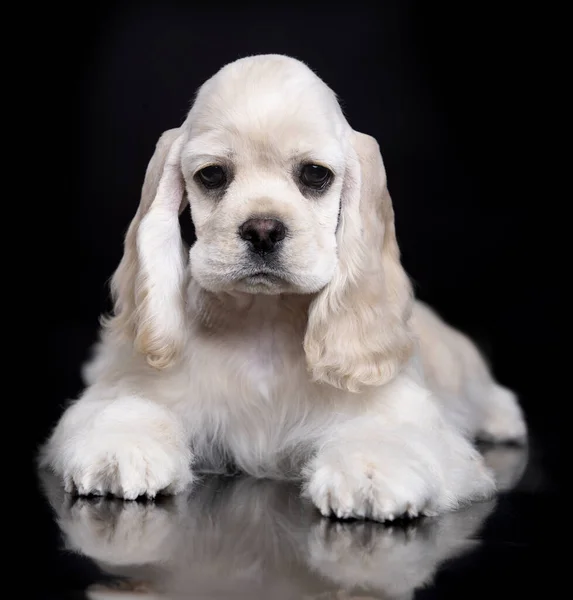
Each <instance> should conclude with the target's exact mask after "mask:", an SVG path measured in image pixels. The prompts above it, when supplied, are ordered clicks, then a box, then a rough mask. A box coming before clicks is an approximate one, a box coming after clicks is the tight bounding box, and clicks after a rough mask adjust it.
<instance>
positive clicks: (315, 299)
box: [41, 55, 526, 520]
mask: <svg viewBox="0 0 573 600" xmlns="http://www.w3.org/2000/svg"><path fill="white" fill-rule="evenodd" d="M305 161H306V162H313V163H318V164H321V165H324V166H327V167H328V168H330V170H331V171H332V172H333V173H334V179H333V181H332V184H331V185H330V187H329V188H328V189H327V190H326V191H325V192H324V193H322V194H320V195H317V196H312V195H311V196H309V195H308V194H305V193H303V191H301V189H300V187H299V186H298V185H297V183H296V181H295V179H296V172H297V171H296V169H297V167H298V165H300V163H301V162H305ZM210 164H219V165H224V166H225V167H226V168H227V169H229V172H230V173H232V176H231V177H230V183H229V185H228V187H227V188H226V189H225V191H224V194H221V195H217V196H216V197H215V196H214V195H213V194H210V193H206V192H205V190H204V189H203V188H201V186H200V184H198V183H197V180H196V178H195V177H194V175H195V174H196V173H197V171H198V170H199V169H201V168H203V167H205V166H207V165H210ZM187 204H189V205H190V210H191V215H192V218H193V222H194V224H195V228H196V233H197V241H196V243H195V244H194V245H193V247H192V248H191V249H190V250H188V249H185V248H184V247H183V244H182V242H181V239H180V234H179V230H178V220H177V219H178V215H179V212H180V211H181V210H187ZM252 217H272V218H276V219H280V220H281V221H282V222H283V223H284V224H285V225H286V227H287V229H288V234H287V237H286V238H285V240H284V242H282V246H281V248H280V250H279V253H278V260H277V262H276V263H275V264H273V265H270V266H269V265H263V267H264V269H266V270H267V271H268V272H270V273H271V274H273V275H275V276H276V277H272V278H271V277H259V276H254V275H253V273H255V272H256V271H259V270H260V269H261V268H263V267H261V265H260V264H257V265H255V264H254V263H253V259H252V256H251V254H250V253H249V251H248V248H247V245H246V243H245V242H244V241H243V240H242V239H241V238H240V237H239V235H238V233H237V231H238V228H239V226H240V225H241V224H242V223H243V222H244V221H246V220H247V219H249V218H252ZM112 293H113V296H114V299H115V311H114V315H113V316H112V317H111V318H110V319H108V320H107V321H106V322H105V323H104V327H103V330H102V337H101V341H100V343H99V345H98V347H97V348H96V353H95V356H94V359H93V360H92V362H91V363H90V364H89V365H88V366H87V367H86V370H85V378H86V384H87V387H86V390H85V392H84V393H83V395H82V396H81V397H80V398H79V400H77V401H75V402H74V403H73V404H71V405H70V407H69V408H68V409H67V410H66V412H65V413H64V415H63V416H62V418H61V420H60V422H59V423H58V425H57V426H56V428H55V430H54V432H53V434H52V435H51V437H50V439H49V440H48V442H47V444H46V445H45V447H44V448H43V451H42V458H41V463H42V464H43V465H44V466H47V467H49V468H51V469H52V470H53V471H54V472H55V473H56V474H58V475H59V476H61V477H62V479H63V480H64V482H65V485H66V488H67V489H68V490H69V491H72V490H77V491H78V492H79V493H81V494H87V493H96V494H103V493H106V492H111V493H113V494H115V495H119V496H123V497H125V498H135V497H137V496H139V495H148V496H155V495H156V494H157V493H159V492H161V491H164V492H177V491H179V490H182V489H183V488H184V487H185V486H187V485H188V484H189V483H190V481H191V480H192V473H193V472H199V471H216V472H218V471H221V470H224V469H225V467H226V465H228V464H229V463H233V464H234V465H235V466H237V467H238V468H240V469H241V470H243V471H245V472H247V473H249V474H251V475H254V476H256V477H275V478H294V479H300V478H302V481H303V484H304V493H305V494H306V495H308V496H309V497H310V498H311V499H312V501H313V502H314V504H315V505H316V506H317V507H318V508H319V509H320V511H321V512H322V513H323V514H329V513H331V512H333V513H335V514H337V515H338V516H340V517H370V518H373V519H377V520H388V519H392V518H394V517H395V516H397V515H400V514H404V513H408V514H410V515H416V514H419V513H424V514H435V513H439V512H442V511H447V510H451V509H454V508H456V507H457V506H459V505H460V504H462V503H466V502H468V501H471V500H476V499H483V498H486V497H488V496H490V495H491V494H492V493H493V491H494V483H493V480H492V477H491V474H490V473H489V471H488V469H487V468H486V467H485V466H484V463H483V461H482V458H481V457H480V455H479V453H478V452H477V450H476V449H475V448H474V447H473V445H472V439H473V438H474V437H475V436H478V437H483V438H487V439H489V440H493V441H517V440H523V439H524V438H525V435H526V428H525V423H524V420H523V416H522V414H521V410H520V408H519V406H518V403H517V401H516V398H515V396H514V395H513V393H512V392H510V391H509V390H507V389H505V388H503V387H501V386H500V385H499V384H497V383H496V382H495V381H494V379H493V377H492V375H491V373H490V372H489V370H488V369H487V367H486V365H485V363H484V361H483V359H482V357H481V356H480V355H479V352H478V351H477V349H476V348H475V346H474V345H473V344H472V342H471V341H469V340H468V339H467V338H466V337H464V336H463V335H462V334H460V333H459V332H457V331H454V330H453V329H451V328H450V327H449V326H448V325H446V324H445V323H444V322H443V321H441V320H440V319H439V318H438V317H437V316H436V315H435V314H434V313H433V312H431V310H430V309H429V308H427V307H425V306H424V305H422V304H420V303H418V302H415V301H414V298H413V295H412V289H411V286H410V284H409V280H408V277H407V275H406V274H405V272H404V270H403V268H402V266H401V263H400V253H399V249H398V245H397V242H396V236H395V231H394V214H393V209H392V203H391V199H390V196H389V194H388V189H387V185H386V174H385V170H384V165H383V162H382V158H381V156H380V152H379V149H378V144H377V143H376V141H375V140H374V139H373V138H371V137H369V136H366V135H364V134H361V133H357V132H355V131H353V130H352V129H351V128H350V126H349V125H348V123H347V121H346V119H345V118H344V116H343V114H342V112H341V110H340V107H339V105H338V102H337V100H336V97H335V95H334V93H333V92H332V91H331V90H330V89H329V88H328V87H327V86H326V85H325V84H324V83H323V82H322V81H321V80H320V79H319V78H318V77H317V76H316V75H315V74H314V73H313V72H312V71H311V70H310V69H308V68H307V67H306V66H305V65H303V64H302V63H300V62H299V61H296V60H294V59H291V58H288V57H284V56H279V55H266V56H255V57H249V58H245V59H241V60H238V61H236V62H234V63H231V64H229V65H227V66H225V67H224V68H223V69H221V70H220V71H219V72H218V73H217V74H216V75H215V76H214V77H212V78H211V79H210V80H208V81H207V82H206V83H205V84H204V85H203V86H202V87H201V89H200V90H199V93H198V95H197V98H196V100H195V103H194V105H193V107H192V109H191V110H190V112H189V115H188V116H187V119H186V120H185V122H184V123H183V125H181V127H179V128H178V129H174V130H170V131H168V132H165V133H164V134H163V135H162V136H161V138H160V140H159V142H158V144H157V148H156V151H155V154H154V156H153V158H152V159H151V162H150V165H149V167H148V170H147V174H146V177H145V181H144V184H143V190H142V197H141V203H140V206H139V209H138V211H137V214H136V216H135V218H134V220H133V222H132V224H131V226H130V228H129V231H128V233H127V236H126V241H125V252H124V256H123V259H122V261H121V263H120V265H119V267H118V269H117V271H116V273H115V275H114V277H113V282H112Z"/></svg>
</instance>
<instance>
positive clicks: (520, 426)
mask: <svg viewBox="0 0 573 600" xmlns="http://www.w3.org/2000/svg"><path fill="white" fill-rule="evenodd" d="M481 408H482V409H483V413H482V414H483V416H482V419H481V423H480V426H479V427H478V430H477V435H476V437H477V439H478V440H480V441H484V442H493V443H510V442H513V443H523V442H525V439H526V437H527V426H526V424H525V418H524V416H523V411H522V410H521V407H520V406H519V402H518V400H517V396H516V395H515V394H514V393H513V392H512V391H511V390H509V389H507V388H506V387H503V386H502V385H499V384H498V383H495V382H492V384H491V386H488V388H487V390H486V391H485V394H484V397H482V402H481Z"/></svg>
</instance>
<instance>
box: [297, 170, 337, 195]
mask: <svg viewBox="0 0 573 600" xmlns="http://www.w3.org/2000/svg"><path fill="white" fill-rule="evenodd" d="M331 178H332V171H330V170H329V169H327V168H326V167H323V166H321V165H313V164H308V165H304V166H303V167H302V170H301V172H300V180H301V182H302V183H303V184H304V185H306V186H307V187H310V188H313V189H315V190H321V189H323V188H324V187H326V185H327V184H328V182H329V181H330V180H331Z"/></svg>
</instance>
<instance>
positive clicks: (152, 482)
mask: <svg viewBox="0 0 573 600" xmlns="http://www.w3.org/2000/svg"><path fill="white" fill-rule="evenodd" d="M92 404H93V403H90V406H88V405H87V404H86V405H83V404H82V402H81V401H80V402H78V403H77V404H75V405H73V406H71V407H70V408H69V409H68V411H67V412H66V413H65V414H64V416H63V418H62V420H61V421H60V423H59V424H58V427H57V428H56V430H55V432H54V434H53V436H52V438H51V439H50V441H49V442H48V445H47V447H46V449H45V450H44V456H43V459H42V465H43V466H47V467H49V468H51V469H52V470H53V471H54V472H55V473H57V474H58V475H60V476H61V477H62V478H63V480H64V486H65V489H66V491H67V492H74V491H77V492H78V493H79V494H80V495H89V494H94V495H105V494H112V495H114V496H117V497H120V498H125V499H126V500H134V499H136V498H138V497H140V496H147V497H148V498H153V497H155V496H156V495H157V494H158V493H160V492H162V493H166V494H175V493H178V492H180V491H181V490H183V489H184V488H185V487H186V486H187V484H189V483H190V481H191V479H192V475H191V470H190V463H191V453H190V450H189V448H188V447H187V444H186V439H185V435H184V432H183V429H182V427H181V425H180V424H179V423H178V421H177V420H176V419H175V418H174V417H173V416H172V415H171V414H170V413H168V412H167V411H166V410H165V409H163V408H162V407H160V406H156V405H153V404H152V403H150V402H143V401H141V400H137V399H126V400H117V401H114V402H112V403H110V404H108V405H104V406H103V408H99V407H97V410H93V406H92ZM88 409H90V410H91V411H92V412H91V414H90V413H88Z"/></svg>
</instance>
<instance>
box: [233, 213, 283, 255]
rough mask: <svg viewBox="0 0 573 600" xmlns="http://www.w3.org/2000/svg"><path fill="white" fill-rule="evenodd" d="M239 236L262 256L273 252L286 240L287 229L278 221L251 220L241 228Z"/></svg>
mask: <svg viewBox="0 0 573 600" xmlns="http://www.w3.org/2000/svg"><path fill="white" fill-rule="evenodd" d="M239 235H240V236H241V237H242V238H243V239H244V240H245V241H247V242H249V244H251V247H252V249H253V250H254V251H255V252H258V253H261V254H262V253H264V252H272V251H273V250H275V246H276V245H277V244H278V243H279V242H280V241H281V240H284V239H285V236H286V227H285V226H284V224H283V223H281V222H280V221H277V219H249V220H248V221H245V222H244V223H243V224H242V225H241V226H240V227H239Z"/></svg>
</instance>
